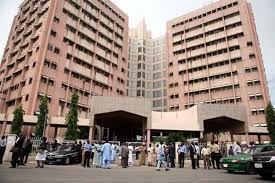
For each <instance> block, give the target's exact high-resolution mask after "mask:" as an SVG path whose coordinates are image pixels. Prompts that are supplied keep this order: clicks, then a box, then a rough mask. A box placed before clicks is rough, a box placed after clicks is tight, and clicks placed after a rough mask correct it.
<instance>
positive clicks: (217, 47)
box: [207, 42, 227, 53]
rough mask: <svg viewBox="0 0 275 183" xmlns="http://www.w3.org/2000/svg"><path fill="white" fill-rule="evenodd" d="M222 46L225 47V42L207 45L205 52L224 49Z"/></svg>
mask: <svg viewBox="0 0 275 183" xmlns="http://www.w3.org/2000/svg"><path fill="white" fill-rule="evenodd" d="M224 48H227V44H226V42H222V43H219V44H215V45H211V46H207V52H208V53H209V52H212V51H216V50H220V49H224Z"/></svg>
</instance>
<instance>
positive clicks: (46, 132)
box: [45, 124, 51, 138]
mask: <svg viewBox="0 0 275 183" xmlns="http://www.w3.org/2000/svg"><path fill="white" fill-rule="evenodd" d="M50 127H51V125H50V124H47V126H46V130H45V137H47V138H48V137H49V131H50Z"/></svg>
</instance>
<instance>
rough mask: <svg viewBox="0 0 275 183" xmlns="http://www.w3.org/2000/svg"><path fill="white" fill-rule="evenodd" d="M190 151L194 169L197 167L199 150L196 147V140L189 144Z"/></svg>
mask: <svg viewBox="0 0 275 183" xmlns="http://www.w3.org/2000/svg"><path fill="white" fill-rule="evenodd" d="M189 153H190V158H191V163H192V169H196V157H195V156H197V152H196V147H195V144H194V142H191V144H190V146H189Z"/></svg>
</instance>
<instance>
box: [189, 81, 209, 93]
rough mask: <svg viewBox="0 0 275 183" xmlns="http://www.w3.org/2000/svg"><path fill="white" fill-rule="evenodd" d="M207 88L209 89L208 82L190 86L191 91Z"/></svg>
mask: <svg viewBox="0 0 275 183" xmlns="http://www.w3.org/2000/svg"><path fill="white" fill-rule="evenodd" d="M205 88H208V82H200V83H194V84H190V85H189V91H197V90H201V89H205Z"/></svg>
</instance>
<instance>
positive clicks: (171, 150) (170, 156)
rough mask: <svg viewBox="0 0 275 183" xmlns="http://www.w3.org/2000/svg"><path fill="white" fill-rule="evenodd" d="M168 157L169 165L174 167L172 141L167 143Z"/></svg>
mask: <svg viewBox="0 0 275 183" xmlns="http://www.w3.org/2000/svg"><path fill="white" fill-rule="evenodd" d="M168 157H169V161H170V167H171V168H175V157H176V152H175V146H174V144H173V143H171V144H170V145H169V148H168Z"/></svg>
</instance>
